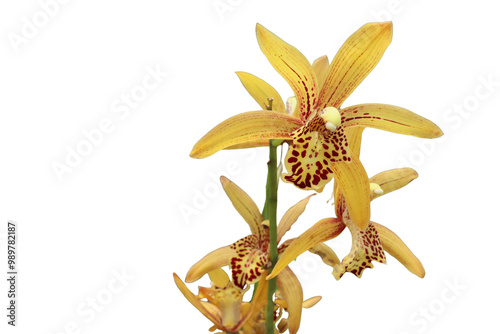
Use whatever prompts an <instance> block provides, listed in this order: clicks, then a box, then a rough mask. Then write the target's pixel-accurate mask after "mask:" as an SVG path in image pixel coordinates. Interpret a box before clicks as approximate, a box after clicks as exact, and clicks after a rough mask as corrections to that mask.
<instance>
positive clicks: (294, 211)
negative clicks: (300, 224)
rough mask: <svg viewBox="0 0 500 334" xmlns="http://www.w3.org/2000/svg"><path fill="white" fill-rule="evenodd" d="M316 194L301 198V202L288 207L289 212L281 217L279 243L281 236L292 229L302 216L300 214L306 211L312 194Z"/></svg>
mask: <svg viewBox="0 0 500 334" xmlns="http://www.w3.org/2000/svg"><path fill="white" fill-rule="evenodd" d="M314 195H315V194H312V195H309V196H307V197H306V198H304V199H303V200H301V201H300V202H299V203H297V204H295V205H294V206H292V207H291V208H290V209H288V211H287V212H285V214H284V215H283V218H281V220H280V222H279V224H278V244H279V242H280V241H281V238H283V236H284V235H285V233H286V232H287V231H288V230H290V228H291V227H292V225H293V224H294V223H295V222H296V221H297V219H298V218H299V217H300V215H301V214H302V213H303V212H304V210H305V209H306V205H307V203H309V199H310V198H311V196H314Z"/></svg>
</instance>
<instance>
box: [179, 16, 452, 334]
mask: <svg viewBox="0 0 500 334" xmlns="http://www.w3.org/2000/svg"><path fill="white" fill-rule="evenodd" d="M256 30H257V40H258V42H259V45H260V48H261V50H262V52H263V53H264V55H265V56H266V57H267V59H268V60H269V62H270V63H271V65H272V66H273V67H274V68H275V69H276V71H277V72H278V73H279V74H280V75H281V76H282V77H283V78H284V79H285V80H286V81H287V82H288V84H289V85H290V87H291V88H292V90H293V93H294V96H293V97H291V98H289V99H288V100H287V101H286V103H285V102H284V101H283V99H282V98H281V96H280V95H279V94H278V92H277V91H276V90H275V89H274V88H273V87H272V86H270V85H269V84H268V83H266V82H265V81H263V80H262V79H260V78H258V77H256V76H254V75H252V74H249V73H245V72H239V73H237V74H238V76H239V78H240V80H241V82H242V84H243V85H244V87H245V88H246V89H247V91H248V92H249V93H250V95H251V96H252V97H253V98H254V99H255V100H256V102H257V103H258V104H259V106H260V107H261V109H262V110H257V111H250V112H245V113H241V114H238V115H236V116H233V117H231V118H229V119H227V120H225V121H223V122H222V123H220V124H218V125H217V126H215V127H214V128H213V129H212V130H210V131H209V132H208V133H207V134H206V135H205V136H203V137H202V138H201V139H200V140H199V141H198V142H197V143H196V144H195V146H194V147H193V150H192V152H191V157H193V158H205V157H208V156H210V155H212V154H214V153H216V152H217V151H219V150H222V149H242V148H249V147H259V146H270V147H271V146H272V145H282V144H283V143H287V145H288V151H287V153H286V156H285V158H284V165H285V168H286V172H283V173H282V174H281V180H282V181H283V182H287V183H292V184H293V185H295V186H296V187H297V188H299V189H302V190H315V191H317V192H321V191H322V190H323V188H324V187H325V185H327V184H328V183H329V182H330V181H331V180H332V179H333V180H335V184H334V187H333V188H334V201H335V217H329V218H325V219H322V220H320V221H319V222H317V223H316V224H314V225H312V226H311V227H310V228H309V229H308V230H306V231H305V232H304V233H303V234H301V235H300V236H299V237H297V238H294V239H290V240H286V241H282V238H283V236H284V234H285V232H287V231H288V230H289V229H290V228H291V227H292V225H293V224H294V223H295V222H296V221H297V220H298V218H299V216H301V215H302V214H303V213H304V211H305V208H306V206H307V203H308V202H309V201H310V199H311V197H312V196H313V195H310V196H308V197H306V198H305V199H303V200H302V201H300V202H299V203H297V204H295V205H294V206H292V207H291V208H290V209H289V210H288V211H287V212H286V213H285V215H284V216H283V217H282V219H281V221H280V222H279V224H277V225H276V226H275V224H273V223H272V221H271V218H269V217H268V215H267V214H266V212H267V211H266V210H267V208H266V207H265V208H264V210H263V211H262V213H261V211H260V210H259V208H258V206H257V205H256V204H255V203H254V202H253V201H252V199H251V198H250V197H249V195H248V194H247V193H245V192H244V191H243V190H242V189H240V188H239V187H238V186H237V185H236V184H234V183H233V182H232V181H230V180H229V179H227V178H225V177H222V178H221V183H222V186H223V188H224V190H225V192H226V194H227V196H228V197H229V199H230V201H231V203H232V204H233V206H234V208H235V209H236V210H237V211H238V213H239V214H240V215H241V216H242V218H243V220H245V221H246V223H247V224H248V225H249V227H250V232H251V234H250V235H248V236H245V237H244V238H241V239H239V240H237V241H236V242H233V243H231V244H229V245H227V246H224V247H221V248H218V249H216V250H215V251H213V252H211V253H210V254H208V255H206V256H205V257H203V258H202V259H201V260H200V261H198V262H197V263H196V264H195V265H194V266H192V267H191V269H190V270H189V272H188V273H187V276H186V279H185V281H186V282H187V283H190V282H195V281H197V280H198V279H200V278H201V277H202V276H204V275H205V274H208V275H209V277H210V279H211V282H212V286H211V287H210V288H202V287H200V288H199V293H198V295H194V294H193V293H191V292H190V290H189V289H188V288H187V287H186V285H185V284H184V283H183V282H182V280H181V279H180V278H179V277H178V276H177V275H175V274H174V278H175V282H176V284H177V286H178V287H179V289H180V290H181V292H182V293H183V294H184V296H185V297H186V298H187V299H188V300H189V301H190V302H191V303H192V304H193V305H194V306H195V307H196V308H198V310H200V311H201V312H202V313H203V314H204V315H205V316H206V317H207V318H208V319H209V320H211V321H212V323H213V324H214V325H213V328H212V329H213V330H215V329H219V330H221V331H223V332H225V333H268V334H269V333H270V329H269V328H271V327H269V326H268V327H266V326H265V323H266V321H267V323H270V322H271V321H272V325H273V326H272V328H271V332H279V333H282V332H284V331H286V330H289V332H290V333H296V332H297V331H298V329H299V325H300V318H301V312H302V308H307V307H310V306H312V305H314V304H315V303H316V302H318V301H319V299H320V297H313V298H311V299H308V300H306V301H304V300H303V293H302V288H301V285H300V282H299V281H298V279H297V277H296V276H295V275H294V273H293V272H292V270H291V269H290V268H289V267H288V264H289V263H290V262H291V261H293V260H294V259H295V258H297V257H298V256H299V255H300V254H302V253H303V252H305V251H310V252H312V253H314V254H317V255H318V256H320V257H321V258H322V260H323V262H324V263H325V264H327V265H329V266H331V267H332V268H333V276H334V277H335V278H336V279H337V280H338V279H340V278H341V277H342V276H343V275H344V273H346V272H351V273H353V274H354V275H356V276H358V277H361V274H362V273H363V270H364V269H366V268H372V267H373V264H372V261H378V262H381V263H385V262H386V255H385V252H387V253H389V254H390V255H392V256H394V257H395V258H396V259H397V260H398V261H400V262H401V263H402V264H403V265H404V266H405V267H406V268H407V269H408V270H409V271H411V272H412V273H414V274H415V275H417V276H419V277H423V276H424V274H425V272H424V269H423V266H422V264H421V263H420V261H419V260H418V259H417V258H416V257H415V255H413V253H412V252H411V251H410V250H409V249H408V247H407V246H406V245H405V244H404V243H403V241H401V239H399V237H398V236H397V235H396V234H394V233H393V232H392V231H391V230H389V229H388V228H386V227H384V226H382V225H379V224H377V223H375V222H372V221H371V220H370V202H371V201H372V200H373V199H375V198H378V197H380V196H382V195H385V194H387V193H389V192H391V191H394V190H397V189H399V188H401V187H403V186H405V185H406V184H408V183H409V182H411V181H412V180H414V179H415V178H416V177H417V173H416V172H415V171H414V170H413V169H411V168H402V169H394V170H389V171H386V172H382V173H379V174H377V175H375V176H373V177H372V178H368V176H367V173H366V171H365V169H364V167H363V165H362V163H361V161H360V150H361V139H362V133H363V130H364V129H365V128H366V127H371V128H376V129H381V130H385V131H390V132H394V133H398V134H405V135H412V136H416V137H420V138H436V137H439V136H441V135H442V132H441V130H440V129H439V127H437V126H436V125H435V124H434V123H433V122H431V121H429V120H427V119H425V118H423V117H421V116H419V115H417V114H415V113H413V112H411V111H409V110H407V109H404V108H401V107H396V106H392V105H387V104H359V105H355V106H349V107H343V105H342V104H343V102H344V101H345V100H346V98H347V97H348V96H349V95H350V94H351V93H352V92H353V91H354V89H355V88H356V87H357V86H358V85H359V84H360V83H361V82H362V81H363V80H364V78H365V77H366V76H367V75H368V74H369V73H370V72H371V71H372V69H373V68H374V67H375V66H376V65H377V63H378V62H379V60H380V59H381V57H382V55H383V54H384V52H385V50H386V49H387V47H388V46H389V44H390V43H391V40H392V23H390V22H385V23H369V24H366V25H364V26H363V27H361V28H360V29H359V30H358V31H356V32H355V33H354V34H353V35H351V36H350V37H349V38H348V39H347V41H346V42H345V43H344V44H343V45H342V47H341V48H340V50H339V51H338V53H337V54H336V56H335V57H334V59H333V60H332V61H331V62H329V60H328V58H327V57H326V56H323V57H320V58H318V59H317V60H315V61H314V62H313V63H312V64H311V63H310V62H309V61H308V60H307V59H306V58H305V57H304V56H303V55H302V53H300V52H299V51H298V50H297V49H296V48H294V47H293V46H291V45H289V44H287V43H286V42H285V41H283V40H281V39H280V38H279V37H277V36H276V35H274V34H273V33H271V32H270V31H269V30H267V29H266V28H264V27H263V26H261V25H257V29H256ZM268 182H269V179H268ZM268 187H269V184H268ZM269 203H271V204H272V201H271V202H269ZM269 203H268V202H266V206H267V205H268V204H269ZM270 221H271V223H270ZM346 227H347V229H346ZM344 230H348V231H349V232H350V233H351V236H352V247H351V251H350V253H349V254H348V255H347V256H345V257H344V258H343V259H342V261H340V260H339V258H338V257H337V255H336V254H335V252H334V251H333V250H332V249H331V248H330V247H329V246H327V245H326V244H325V242H326V241H328V240H330V239H333V238H335V237H337V236H338V235H340V234H341V233H342V232H343V231H344ZM273 231H274V232H273ZM273 245H274V246H273ZM273 247H274V248H276V254H277V255H276V257H277V258H276V260H275V261H273V255H272V253H273ZM225 267H227V268H229V271H230V276H229V275H228V274H227V273H226V272H225V271H224V270H223V269H222V268H225ZM273 279H276V285H277V290H275V287H274V285H272V284H271V283H270V282H272V280H273ZM250 287H253V296H252V298H251V301H248V302H246V301H243V296H244V294H245V293H246V292H247V291H249V290H250ZM270 289H271V290H270ZM270 296H272V298H270ZM266 310H267V311H266ZM269 310H270V312H269ZM284 312H286V313H287V314H288V317H287V318H284V317H283V314H284Z"/></svg>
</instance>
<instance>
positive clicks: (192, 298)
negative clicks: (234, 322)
mask: <svg viewBox="0 0 500 334" xmlns="http://www.w3.org/2000/svg"><path fill="white" fill-rule="evenodd" d="M174 280H175V285H177V287H178V288H179V290H181V292H182V294H183V295H184V297H186V299H187V300H188V301H189V302H190V303H191V304H192V305H193V306H194V307H196V308H197V309H198V311H200V312H201V313H202V314H203V315H204V316H205V317H207V318H208V320H210V321H211V322H213V323H214V324H215V325H216V326H217V328H218V329H222V324H221V319H219V318H218V317H217V316H216V315H214V314H212V313H211V312H209V311H208V310H207V309H206V308H205V307H203V304H202V303H201V301H199V300H198V298H196V296H195V295H194V294H193V293H192V292H191V291H190V290H189V289H188V287H187V286H186V285H185V284H184V282H182V280H181V279H180V278H179V276H177V274H175V273H174Z"/></svg>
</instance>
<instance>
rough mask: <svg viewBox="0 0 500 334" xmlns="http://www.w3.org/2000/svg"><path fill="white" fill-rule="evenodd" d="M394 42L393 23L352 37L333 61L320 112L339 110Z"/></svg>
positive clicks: (367, 26)
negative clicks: (325, 109)
mask: <svg viewBox="0 0 500 334" xmlns="http://www.w3.org/2000/svg"><path fill="white" fill-rule="evenodd" d="M391 40H392V23H391V22H383V23H368V24H365V25H364V26H362V27H361V28H360V29H359V30H358V31H356V32H355V33H354V34H352V35H351V37H349V38H348V39H347V41H345V43H344V44H343V45H342V47H341V48H340V50H339V52H338V53H337V55H336V56H335V58H334V59H333V60H332V63H331V64H330V67H329V69H328V73H327V75H326V78H325V82H324V83H323V86H322V88H321V93H320V95H319V102H318V109H320V110H321V109H323V108H325V107H327V106H331V107H335V108H337V109H339V108H340V106H341V105H342V103H343V102H344V101H345V99H346V98H347V97H348V96H349V95H351V93H352V92H353V91H354V89H355V88H356V87H357V86H358V85H359V84H360V83H361V82H362V81H363V80H364V79H365V77H366V76H367V75H368V74H369V73H370V72H371V71H372V70H373V68H375V66H376V65H377V64H378V62H379V60H380V59H381V58H382V55H383V54H384V52H385V50H386V49H387V47H388V46H389V44H390V43H391Z"/></svg>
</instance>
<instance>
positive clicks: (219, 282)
mask: <svg viewBox="0 0 500 334" xmlns="http://www.w3.org/2000/svg"><path fill="white" fill-rule="evenodd" d="M208 276H209V277H210V281H211V282H212V283H213V284H214V285H215V286H216V287H218V288H224V287H226V286H227V283H229V276H228V275H227V274H226V272H225V271H224V270H222V269H221V268H217V269H214V270H212V271H210V272H208Z"/></svg>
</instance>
